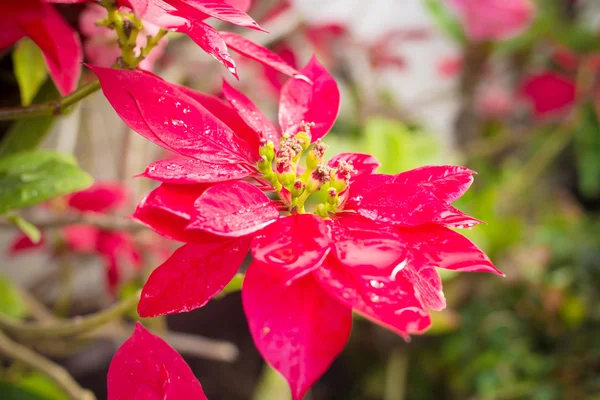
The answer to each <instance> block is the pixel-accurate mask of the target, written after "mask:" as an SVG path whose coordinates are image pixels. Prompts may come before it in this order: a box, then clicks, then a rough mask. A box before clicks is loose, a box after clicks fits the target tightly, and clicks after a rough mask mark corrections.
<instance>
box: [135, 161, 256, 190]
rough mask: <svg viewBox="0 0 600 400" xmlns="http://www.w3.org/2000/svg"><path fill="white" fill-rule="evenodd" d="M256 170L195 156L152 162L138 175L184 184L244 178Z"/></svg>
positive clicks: (242, 165)
mask: <svg viewBox="0 0 600 400" xmlns="http://www.w3.org/2000/svg"><path fill="white" fill-rule="evenodd" d="M256 173H257V171H256V170H253V169H251V168H249V167H248V166H246V165H244V164H222V165H218V164H211V163H207V162H205V161H202V160H196V159H195V158H187V157H186V158H176V159H172V160H161V161H156V162H153V163H152V164H150V165H148V167H146V171H144V173H142V174H140V176H143V177H146V178H150V179H154V180H157V181H160V182H165V183H175V184H179V185H186V184H192V183H217V182H224V181H229V180H234V179H244V178H247V177H249V176H251V175H254V174H256Z"/></svg>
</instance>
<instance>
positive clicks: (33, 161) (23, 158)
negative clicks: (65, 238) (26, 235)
mask: <svg viewBox="0 0 600 400" xmlns="http://www.w3.org/2000/svg"><path fill="white" fill-rule="evenodd" d="M91 184H92V178H91V177H90V176H89V175H88V174H87V173H86V172H84V171H83V170H81V169H80V168H79V167H78V166H77V165H76V162H75V159H74V158H73V157H72V156H69V155H63V154H59V153H56V152H50V151H32V152H24V153H17V154H14V155H11V156H8V157H4V158H0V214H2V213H6V212H7V211H9V210H13V209H18V208H23V207H29V206H33V205H36V204H39V203H42V202H45V201H47V200H50V199H53V198H56V197H59V196H62V195H65V194H68V193H71V192H75V191H77V190H82V189H85V188H87V187H88V186H90V185H91Z"/></svg>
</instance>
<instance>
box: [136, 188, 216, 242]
mask: <svg viewBox="0 0 600 400" xmlns="http://www.w3.org/2000/svg"><path fill="white" fill-rule="evenodd" d="M207 187H208V185H172V184H165V183H163V184H162V185H160V186H159V187H158V188H156V189H154V190H153V191H152V192H150V193H149V194H148V195H147V196H146V197H145V198H144V199H142V201H141V202H140V204H139V205H138V206H137V208H136V209H135V212H134V213H133V216H132V217H133V218H134V219H135V220H137V221H138V222H140V223H142V224H144V225H146V226H147V227H149V228H151V229H153V230H154V231H156V232H157V233H159V234H161V235H163V236H165V237H167V238H169V239H172V240H178V241H180V242H191V243H203V242H205V241H207V240H208V241H210V240H211V238H212V237H213V235H212V234H210V233H208V232H203V231H192V230H186V227H187V225H188V224H189V223H190V221H191V219H192V217H194V216H195V215H196V209H195V208H194V202H195V201H196V199H197V198H198V197H200V195H201V194H202V193H204V191H205V190H206V189H207Z"/></svg>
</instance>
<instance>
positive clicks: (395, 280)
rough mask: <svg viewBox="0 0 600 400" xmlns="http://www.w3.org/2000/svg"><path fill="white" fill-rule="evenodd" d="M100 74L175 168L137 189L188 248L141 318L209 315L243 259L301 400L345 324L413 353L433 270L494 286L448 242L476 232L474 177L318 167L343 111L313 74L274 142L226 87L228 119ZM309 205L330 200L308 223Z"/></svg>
mask: <svg viewBox="0 0 600 400" xmlns="http://www.w3.org/2000/svg"><path fill="white" fill-rule="evenodd" d="M93 69H94V71H95V72H96V74H97V76H98V78H99V80H100V83H101V85H102V88H103V91H104V94H105V95H106V97H107V99H108V100H109V102H110V103H111V104H112V105H113V107H114V109H115V110H116V112H117V113H118V114H119V115H120V116H121V118H122V119H123V120H124V121H125V122H126V123H127V124H128V125H129V126H130V127H131V128H133V129H134V130H136V131H137V132H138V133H139V134H141V135H142V136H144V137H146V138H148V139H149V140H151V141H153V142H154V143H156V144H158V145H160V146H162V147H165V148H166V149H169V150H171V151H174V152H176V153H179V154H180V156H181V158H180V159H177V160H169V161H159V162H156V163H153V164H151V165H150V166H149V167H148V168H147V169H146V171H145V172H144V174H143V176H146V177H149V178H152V179H155V180H159V181H161V182H162V184H161V186H159V187H158V188H157V189H156V190H154V191H153V192H151V193H150V194H149V195H148V196H147V197H146V198H145V199H144V200H143V201H142V202H141V203H140V205H139V206H138V208H137V210H136V212H135V214H134V217H135V218H137V219H138V220H139V221H141V222H142V223H144V224H146V225H148V226H149V227H151V228H153V229H154V230H155V231H157V232H158V233H160V234H162V235H164V236H166V237H169V238H171V239H175V240H179V241H183V242H186V244H185V245H183V246H182V247H180V248H179V249H178V250H177V251H175V253H174V254H173V255H172V256H171V258H170V259H169V260H167V261H166V262H165V263H164V264H162V265H161V266H159V267H158V268H157V269H156V270H155V271H154V272H153V273H152V275H151V276H150V278H149V280H148V282H147V283H146V285H145V286H144V290H143V293H142V299H141V301H140V304H139V307H138V311H139V313H140V315H141V316H143V317H150V316H156V315H164V314H170V313H176V312H182V311H189V310H192V309H195V308H198V307H201V306H203V305H204V304H206V303H207V302H208V301H209V300H210V299H211V298H212V297H213V296H214V295H216V294H217V293H218V292H219V291H220V290H221V289H222V288H223V287H224V286H225V285H226V284H227V283H228V282H229V281H230V280H231V279H232V277H233V276H234V275H235V273H236V272H237V271H238V269H239V267H240V265H241V264H242V262H243V260H244V259H245V257H246V255H247V253H248V250H250V252H251V253H252V255H253V257H254V261H253V262H252V264H251V265H250V266H249V268H248V271H247V274H246V278H245V282H244V287H243V292H242V296H243V303H244V309H245V312H246V315H247V318H248V322H249V326H250V330H251V333H252V336H253V338H254V341H255V343H256V346H257V348H258V349H259V351H260V352H261V354H262V355H263V356H264V357H265V358H266V359H267V361H268V362H269V363H270V364H272V365H273V366H274V367H275V368H276V369H277V370H278V371H279V372H281V373H282V374H283V375H284V376H285V377H286V379H287V380H288V381H289V383H290V386H291V389H292V394H293V398H294V399H300V398H302V396H303V395H304V393H305V392H306V391H307V390H308V388H309V387H310V386H311V385H312V384H313V383H314V382H315V381H316V380H317V379H318V378H319V377H320V376H321V375H322V374H323V373H324V372H325V370H326V369H327V368H328V367H329V365H330V364H331V362H332V361H333V359H334V358H335V357H336V356H337V355H338V354H339V352H340V351H341V350H342V348H343V347H344V345H345V343H346V341H347V339H348V336H349V333H350V328H351V324H352V310H354V311H356V312H358V313H360V314H362V315H364V316H366V317H367V318H369V319H371V320H373V321H374V322H376V323H378V324H380V325H383V326H385V327H387V328H389V329H391V330H393V331H395V332H397V333H399V334H400V335H402V336H404V337H408V335H410V334H415V333H421V332H423V331H424V330H425V329H426V328H427V327H428V326H429V325H430V317H429V313H428V311H427V308H431V309H434V310H441V309H443V308H444V307H445V299H444V297H443V294H442V287H441V280H440V278H439V275H438V274H437V271H436V269H435V268H436V267H440V268H447V269H452V270H459V271H484V272H493V273H499V272H498V271H497V270H496V269H495V268H494V266H493V265H492V263H491V262H490V260H489V259H488V258H487V256H486V255H485V254H484V253H483V252H482V251H481V250H479V249H478V248H477V247H476V246H475V245H474V244H473V243H471V242H470V241H469V240H468V239H466V238H465V237H463V236H461V235H459V234H458V233H456V232H454V231H453V230H451V229H449V228H462V227H470V226H473V225H475V224H477V223H479V221H478V220H476V219H473V218H471V217H469V216H467V215H465V214H463V213H461V212H460V211H458V210H457V209H455V208H454V207H452V206H451V205H450V204H451V203H452V202H453V201H455V200H456V199H457V198H459V197H460V196H462V194H463V193H464V192H465V191H466V190H467V189H468V188H469V186H470V184H471V182H472V180H473V179H472V171H470V170H468V169H465V168H462V167H454V166H432V167H423V168H419V169H416V170H413V171H408V172H404V173H401V174H398V175H380V174H375V173H374V172H375V170H376V168H377V167H378V165H379V163H378V162H377V160H375V159H374V158H373V157H372V156H369V155H366V154H358V153H344V154H340V155H337V156H335V157H333V158H332V159H330V160H329V161H328V162H325V161H324V153H325V150H326V146H325V145H324V143H322V142H321V138H323V137H324V136H325V135H326V134H327V132H328V131H329V130H330V129H331V127H332V126H333V123H334V121H335V119H336V117H337V113H338V109H339V101H340V98H339V91H338V89H337V85H336V83H335V81H334V80H333V78H332V77H331V76H330V75H329V73H328V72H327V71H326V70H325V69H324V68H323V67H322V66H321V65H320V64H319V63H318V62H317V61H316V60H315V59H313V60H311V62H310V63H309V64H308V65H307V66H306V67H305V68H304V69H302V70H301V71H300V73H301V74H302V75H303V76H304V77H303V78H302V79H300V78H292V79H290V80H289V81H288V82H287V83H286V84H285V85H284V86H283V88H282V91H281V99H280V107H279V125H280V129H277V128H276V127H275V126H274V125H273V124H272V123H271V122H270V121H269V120H268V119H267V118H266V117H265V116H264V115H263V114H262V113H261V112H260V111H259V110H258V109H257V107H256V106H255V105H254V104H252V102H251V101H250V100H249V99H248V98H246V97H245V96H244V95H242V94H241V93H239V92H237V91H236V90H235V89H233V88H232V87H230V86H229V85H227V84H224V87H223V93H224V95H225V98H226V99H227V101H228V102H229V104H226V103H224V102H222V101H221V100H219V99H217V98H214V97H211V96H208V95H204V94H200V93H195V92H193V91H191V90H189V89H186V88H183V87H179V86H177V85H173V84H169V83H167V82H165V81H163V80H161V79H160V78H158V77H156V76H154V75H152V74H149V73H145V72H140V71H124V70H113V69H106V68H97V67H96V68H93ZM306 78H307V79H306ZM303 154H304V155H306V166H305V167H301V166H300V165H299V163H298V162H299V160H300V159H301V157H302V155H303ZM265 192H266V193H265ZM316 193H322V194H324V196H323V197H322V198H321V200H320V201H321V202H320V203H319V204H317V205H316V206H314V208H311V206H310V202H307V200H309V198H310V199H314V198H315V197H317V196H319V195H318V194H316ZM267 194H277V196H275V199H273V197H274V196H271V197H269V196H267ZM313 195H314V196H313ZM308 211H313V213H310V212H308ZM282 213H283V214H282Z"/></svg>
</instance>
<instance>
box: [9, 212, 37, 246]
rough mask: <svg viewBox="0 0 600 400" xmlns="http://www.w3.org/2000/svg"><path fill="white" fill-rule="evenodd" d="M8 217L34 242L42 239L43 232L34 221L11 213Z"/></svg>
mask: <svg viewBox="0 0 600 400" xmlns="http://www.w3.org/2000/svg"><path fill="white" fill-rule="evenodd" d="M8 219H9V221H10V222H11V223H13V224H14V225H15V226H16V227H17V228H19V229H20V230H21V232H23V233H24V234H25V236H27V237H28V238H29V240H31V241H32V242H33V243H38V242H39V241H40V240H41V239H42V233H41V232H40V230H39V229H38V228H37V226H35V225H33V224H32V223H30V222H28V221H26V220H25V219H23V217H21V216H20V215H16V214H13V215H9V216H8Z"/></svg>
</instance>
